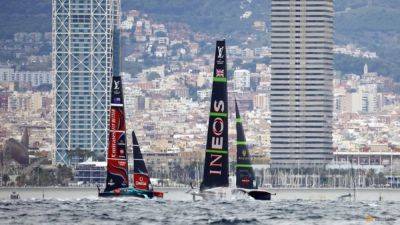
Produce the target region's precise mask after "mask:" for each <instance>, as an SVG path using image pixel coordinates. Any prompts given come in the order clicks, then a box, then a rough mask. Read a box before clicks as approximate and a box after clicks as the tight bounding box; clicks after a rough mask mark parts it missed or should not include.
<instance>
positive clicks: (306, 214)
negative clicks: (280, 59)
mask: <svg viewBox="0 0 400 225" xmlns="http://www.w3.org/2000/svg"><path fill="white" fill-rule="evenodd" d="M187 190H188V189H173V188H172V189H163V191H165V192H167V193H166V194H165V198H164V199H161V200H155V199H151V200H146V199H135V198H108V199H100V198H98V197H97V190H96V189H89V188H85V189H84V188H25V189H10V188H3V189H0V224H93V225H95V224H96V225H98V224H107V225H108V224H162V225H164V224H174V225H175V224H185V225H186V224H278V225H288V224H290V225H292V224H293V225H302V224H306V225H311V224H328V225H335V224H371V225H372V224H400V190H358V191H357V195H356V201H352V200H338V197H339V196H341V195H343V194H348V193H349V192H350V191H349V190H345V189H344V190H332V189H331V190H328V189H323V190H321V189H319V190H315V189H307V190H304V189H279V190H271V192H272V193H276V194H277V195H276V196H273V200H272V201H268V202H263V201H255V200H252V199H249V198H247V197H245V196H231V197H230V198H229V199H228V198H227V199H222V200H215V201H203V200H200V201H195V202H194V201H193V200H192V197H191V195H189V194H187V193H186V191H187ZM12 191H17V192H18V193H19V194H20V196H21V199H19V200H10V199H9V198H10V196H9V195H10V193H11V192H12Z"/></svg>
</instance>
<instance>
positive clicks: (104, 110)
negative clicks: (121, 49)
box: [52, 0, 120, 164]
mask: <svg viewBox="0 0 400 225" xmlns="http://www.w3.org/2000/svg"><path fill="white" fill-rule="evenodd" d="M119 12H120V2H119V0H53V26H52V27H53V60H52V61H53V72H54V77H55V82H54V85H55V89H54V90H55V156H54V157H55V160H56V162H57V163H65V164H70V163H72V164H75V163H77V162H79V161H80V160H82V158H79V157H78V158H77V156H76V155H77V154H71V153H72V151H76V150H77V149H81V150H83V151H86V153H87V152H92V153H96V154H97V155H102V154H105V151H106V149H107V129H108V122H107V117H108V108H109V92H110V91H109V89H110V88H109V87H110V84H109V83H110V80H111V76H112V72H113V36H114V30H115V29H117V26H119ZM83 151H82V152H83ZM87 155H88V154H87Z"/></svg>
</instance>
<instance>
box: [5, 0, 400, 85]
mask: <svg viewBox="0 0 400 225" xmlns="http://www.w3.org/2000/svg"><path fill="white" fill-rule="evenodd" d="M270 2H271V0H218V1H215V0H201V1H200V0H196V1H194V0H193V1H190V0H162V1H160V0H146V1H132V0H122V9H123V10H124V11H127V10H131V9H137V10H139V11H142V12H145V13H147V14H149V15H150V16H151V17H152V18H155V19H156V20H159V21H162V22H166V21H178V22H184V23H187V24H189V25H190V26H191V28H192V29H193V30H194V31H199V32H205V33H209V34H212V35H214V36H215V37H219V36H225V37H234V39H235V38H236V39H237V38H246V37H248V36H250V35H253V34H254V32H255V31H254V30H253V29H251V26H252V24H253V22H254V21H255V20H264V21H266V22H267V23H268V22H269V13H270V12H269V10H268V9H269V7H270ZM0 3H1V5H2V7H0V20H1V21H2V25H1V26H0V39H4V38H12V36H13V34H14V33H16V32H35V31H37V32H49V31H51V0H16V1H10V0H0ZM334 3H335V10H336V23H335V26H336V31H335V41H336V43H337V44H347V43H355V44H356V45H357V46H360V47H365V48H367V49H368V50H370V51H374V52H377V53H378V56H379V57H380V58H379V59H377V60H373V61H371V62H369V63H370V64H371V65H370V68H371V70H376V71H378V72H380V73H381V74H383V75H390V76H392V77H394V78H396V79H397V80H400V65H399V63H398V58H400V43H399V40H400V26H399V24H400V4H399V0H351V1H349V0H334ZM246 11H250V12H251V16H250V17H249V18H248V19H241V16H242V15H243V14H244V13H245V12H246ZM262 44H264V43H262ZM339 57H340V56H339ZM349 60H353V61H354V63H353V64H354V65H356V66H357V67H358V64H363V62H359V60H360V59H355V58H349ZM350 64H351V63H350ZM338 66H339V67H338V69H341V70H344V71H348V70H352V69H356V68H341V67H343V66H347V67H348V65H341V64H340V65H338ZM358 69H359V70H360V71H361V68H358Z"/></svg>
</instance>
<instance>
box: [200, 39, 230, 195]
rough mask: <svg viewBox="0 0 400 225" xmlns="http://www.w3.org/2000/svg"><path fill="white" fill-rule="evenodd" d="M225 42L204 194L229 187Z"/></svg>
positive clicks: (219, 49)
mask: <svg viewBox="0 0 400 225" xmlns="http://www.w3.org/2000/svg"><path fill="white" fill-rule="evenodd" d="M227 80H228V79H227V71H226V47H225V40H221V41H217V46H216V49H215V61H214V74H213V86H212V95H211V106H210V116H209V120H208V133H207V144H206V154H205V161H204V173H203V182H202V184H201V186H200V189H201V190H204V189H208V188H213V187H228V186H229V178H228V176H229V165H228V163H229V161H228V152H229V151H228V93H227Z"/></svg>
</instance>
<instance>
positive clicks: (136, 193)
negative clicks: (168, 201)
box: [99, 188, 164, 199]
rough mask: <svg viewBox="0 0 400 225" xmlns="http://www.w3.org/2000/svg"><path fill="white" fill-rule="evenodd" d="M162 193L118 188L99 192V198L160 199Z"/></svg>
mask: <svg viewBox="0 0 400 225" xmlns="http://www.w3.org/2000/svg"><path fill="white" fill-rule="evenodd" d="M163 196H164V193H162V192H157V191H149V190H139V189H135V188H120V189H115V190H113V191H108V192H99V197H136V198H146V199H151V198H154V197H157V198H162V197H163Z"/></svg>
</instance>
